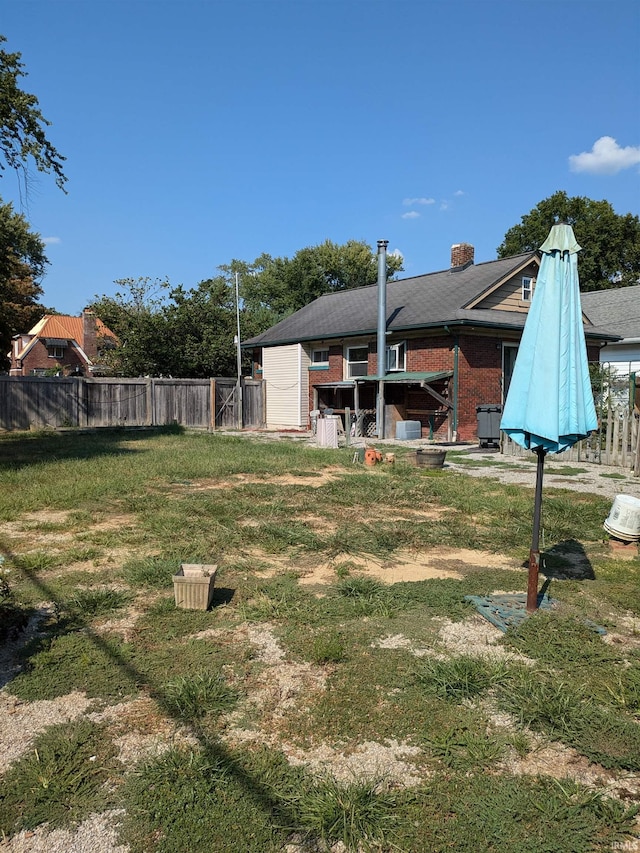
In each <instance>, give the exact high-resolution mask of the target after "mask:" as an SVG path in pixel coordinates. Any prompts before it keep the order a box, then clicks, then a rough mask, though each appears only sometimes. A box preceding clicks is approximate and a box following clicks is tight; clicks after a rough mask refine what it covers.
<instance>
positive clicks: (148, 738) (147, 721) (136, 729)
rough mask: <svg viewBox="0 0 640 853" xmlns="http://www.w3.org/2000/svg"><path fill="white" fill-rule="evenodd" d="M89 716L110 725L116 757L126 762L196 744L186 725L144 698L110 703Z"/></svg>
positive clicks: (195, 739)
mask: <svg viewBox="0 0 640 853" xmlns="http://www.w3.org/2000/svg"><path fill="white" fill-rule="evenodd" d="M88 716H89V719H90V720H94V721H95V722H98V723H102V722H104V723H108V724H109V727H110V728H111V730H112V738H113V743H114V745H115V747H116V749H117V750H118V756H117V757H118V760H119V761H121V762H122V763H123V764H125V765H132V764H137V763H138V762H139V761H141V760H146V759H149V758H155V757H157V756H158V755H162V754H163V753H164V752H166V751H167V750H169V749H171V748H172V747H174V746H180V745H183V744H185V745H189V746H191V747H193V748H194V749H195V748H196V747H197V746H198V739H197V738H196V737H194V736H193V735H192V734H191V733H190V732H189V730H188V729H187V728H186V727H185V726H182V725H178V724H177V723H176V722H174V721H173V720H172V719H170V718H168V717H167V716H166V715H164V714H163V713H162V712H161V711H160V709H159V708H158V706H157V704H156V703H155V702H154V701H153V700H152V699H149V698H147V697H142V698H139V699H132V700H131V701H129V702H121V703H119V704H118V705H110V706H109V707H107V708H105V709H104V711H100V712H96V713H93V714H89V715H88Z"/></svg>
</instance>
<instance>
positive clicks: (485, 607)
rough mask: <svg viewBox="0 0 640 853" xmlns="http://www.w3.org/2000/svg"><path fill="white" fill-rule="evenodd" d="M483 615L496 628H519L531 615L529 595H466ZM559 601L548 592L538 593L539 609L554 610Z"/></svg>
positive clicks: (506, 629)
mask: <svg viewBox="0 0 640 853" xmlns="http://www.w3.org/2000/svg"><path fill="white" fill-rule="evenodd" d="M465 599H466V600H467V601H470V602H471V603H472V604H473V606H474V607H475V608H476V610H477V611H478V613H479V614H480V615H481V616H484V618H485V619H487V620H488V621H489V622H491V624H492V625H495V626H496V628H500V630H501V631H508V630H509V628H517V627H518V625H520V624H521V623H522V622H523V621H524V620H525V619H526V617H527V616H528V615H529V613H528V611H527V596H526V594H525V593H513V594H511V595H465ZM557 603H558V602H557V601H556V600H555V599H553V598H549V597H548V596H547V595H546V593H542V592H541V593H539V594H538V601H537V609H538V610H553V609H554V608H555V606H556V605H557Z"/></svg>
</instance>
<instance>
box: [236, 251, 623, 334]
mask: <svg viewBox="0 0 640 853" xmlns="http://www.w3.org/2000/svg"><path fill="white" fill-rule="evenodd" d="M537 259H538V255H537V253H536V252H527V253H524V254H521V255H515V256H513V257H510V258H501V259H499V260H496V261H486V262H484V263H480V264H469V265H467V266H465V267H463V268H457V269H447V270H442V271H441V272H434V273H428V274H427V275H420V276H415V277H413V278H404V279H399V280H396V281H389V282H388V283H387V294H386V303H387V317H388V318H389V319H388V322H387V329H388V330H389V331H391V332H405V331H410V330H420V329H429V328H442V327H444V326H475V327H490V328H500V329H503V330H506V329H513V330H519V331H521V330H522V328H523V327H524V323H525V320H526V318H527V315H526V313H524V312H519V311H505V310H492V309H490V308H482V307H479V306H481V305H482V301H483V299H485V298H486V297H487V295H489V294H491V293H492V292H494V291H495V290H496V289H497V288H499V287H500V286H501V284H502V283H503V282H506V281H508V279H509V278H510V277H511V276H513V275H516V274H517V273H518V271H519V270H524V269H526V267H527V266H528V265H529V264H531V263H532V262H533V261H537ZM470 305H473V306H474V307H467V306H470ZM377 312H378V304H377V285H371V286H368V287H359V288H356V289H354V290H344V291H340V292H338V293H330V294H325V295H324V296H321V297H319V298H318V299H316V300H315V301H314V302H311V303H310V304H309V305H305V307H304V308H301V309H300V310H299V311H296V312H295V314H292V315H291V316H290V317H286V318H285V319H284V320H282V321H281V322H279V323H277V324H276V325H275V326H272V327H271V328H270V329H267V330H266V331H265V332H263V333H262V334H260V335H256V336H255V337H253V338H251V339H250V340H247V341H245V342H244V343H243V346H245V347H249V346H278V345H282V344H290V343H297V342H302V341H317V340H327V339H331V338H343V337H349V336H356V335H364V334H373V333H375V332H376V329H377V319H378V313H377ZM585 332H586V334H587V336H588V337H598V338H604V339H607V338H608V339H615V337H616V335H615V334H613V335H612V334H611V333H607V331H606V326H605V329H598V328H592V327H589V326H587V327H586V328H585Z"/></svg>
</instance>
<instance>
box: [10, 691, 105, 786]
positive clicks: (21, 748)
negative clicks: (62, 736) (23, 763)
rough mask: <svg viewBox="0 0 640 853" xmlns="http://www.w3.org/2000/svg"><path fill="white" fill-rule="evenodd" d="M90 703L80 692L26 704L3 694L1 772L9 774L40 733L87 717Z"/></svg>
mask: <svg viewBox="0 0 640 853" xmlns="http://www.w3.org/2000/svg"><path fill="white" fill-rule="evenodd" d="M91 702H92V700H90V699H87V697H86V695H85V694H84V693H79V692H75V693H68V694H67V695H66V696H60V697H59V698H57V699H42V700H39V701H36V702H23V701H22V700H21V699H18V698H17V697H16V696H11V695H10V694H9V693H7V692H6V690H1V691H0V755H2V767H1V770H0V772H6V771H7V770H8V768H9V766H10V765H11V764H13V762H15V761H17V760H18V759H19V758H21V757H22V756H23V755H24V754H25V753H26V752H27V751H28V750H29V748H30V746H31V744H32V743H33V741H34V740H35V738H36V737H37V736H38V735H39V734H40V733H41V732H43V731H44V730H45V729H47V728H48V727H49V726H54V725H56V724H58V723H69V722H71V721H72V720H76V719H77V718H78V717H80V716H81V715H82V714H84V712H85V711H86V710H87V708H88V707H89V705H90V704H91Z"/></svg>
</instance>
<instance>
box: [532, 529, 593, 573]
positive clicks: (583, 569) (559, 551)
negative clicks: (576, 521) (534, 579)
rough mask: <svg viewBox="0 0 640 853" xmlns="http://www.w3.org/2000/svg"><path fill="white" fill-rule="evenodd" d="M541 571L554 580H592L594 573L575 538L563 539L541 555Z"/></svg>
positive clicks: (589, 561)
mask: <svg viewBox="0 0 640 853" xmlns="http://www.w3.org/2000/svg"><path fill="white" fill-rule="evenodd" d="M540 562H541V569H540V571H541V573H542V574H543V575H544V576H545V577H546V578H553V579H554V580H580V581H586V580H589V581H593V580H595V579H596V574H595V572H594V570H593V566H592V564H591V560H590V559H589V558H588V557H587V554H586V552H585V550H584V548H583V546H582V544H581V543H580V542H578V540H577V539H565V540H563V541H562V542H558V543H557V544H556V545H554V546H553V547H552V548H548V549H546V550H545V551H544V553H543V555H542V556H541V560H540Z"/></svg>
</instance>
